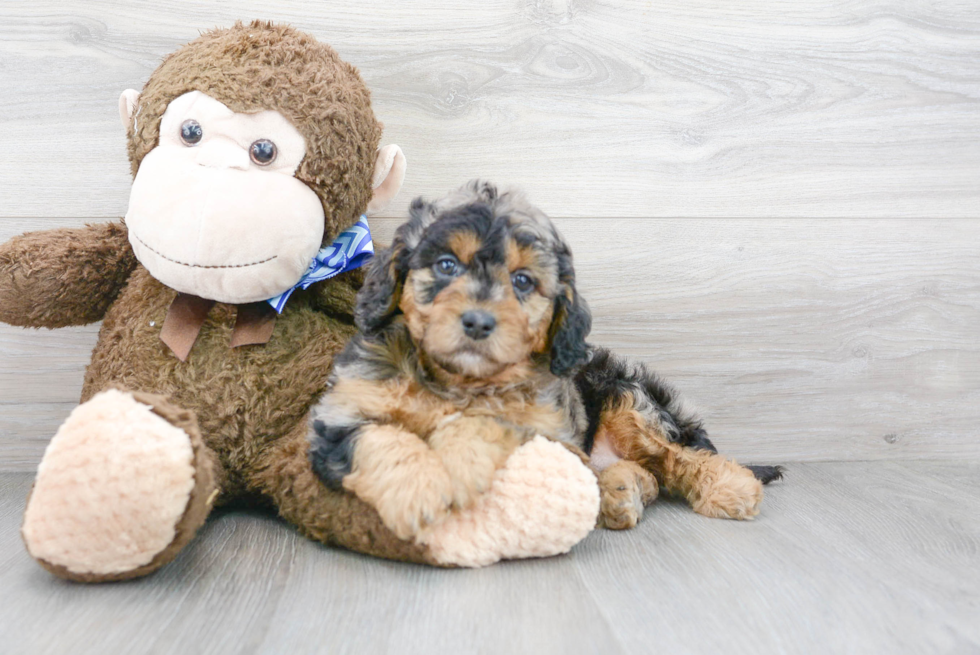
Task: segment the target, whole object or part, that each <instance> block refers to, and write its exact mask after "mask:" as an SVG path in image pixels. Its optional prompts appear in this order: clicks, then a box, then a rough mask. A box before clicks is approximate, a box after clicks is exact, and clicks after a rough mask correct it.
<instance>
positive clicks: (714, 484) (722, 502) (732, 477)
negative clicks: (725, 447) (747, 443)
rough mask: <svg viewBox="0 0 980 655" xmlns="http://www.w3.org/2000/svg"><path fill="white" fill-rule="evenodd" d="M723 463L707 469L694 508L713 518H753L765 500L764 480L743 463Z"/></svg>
mask: <svg viewBox="0 0 980 655" xmlns="http://www.w3.org/2000/svg"><path fill="white" fill-rule="evenodd" d="M719 459H720V458H719ZM722 462H723V464H720V465H718V466H713V467H711V468H710V469H709V470H707V471H706V472H705V474H704V477H703V478H702V480H701V482H700V485H699V489H698V497H697V498H695V499H694V500H693V502H692V506H693V507H694V511H695V512H697V513H698V514H703V515H705V516H710V517H712V518H722V519H725V518H727V519H738V520H748V519H752V518H754V517H755V516H756V515H757V514H758V513H759V505H760V504H761V503H762V483H761V482H760V481H759V480H757V479H756V477H755V475H753V474H752V471H750V470H749V469H747V468H745V467H744V466H739V465H738V464H736V463H735V462H732V461H728V460H722Z"/></svg>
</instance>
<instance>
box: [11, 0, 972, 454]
mask: <svg viewBox="0 0 980 655" xmlns="http://www.w3.org/2000/svg"><path fill="white" fill-rule="evenodd" d="M253 17H261V18H270V19H275V20H282V21H287V22H290V23H292V24H294V25H295V26H297V27H299V28H302V29H306V30H309V31H311V32H313V33H314V34H315V35H316V36H317V37H318V38H320V39H322V40H324V41H326V42H329V43H331V44H332V45H334V46H335V47H336V48H337V49H338V51H339V52H340V53H341V55H342V56H344V57H345V58H346V59H347V60H349V61H351V62H352V63H354V64H355V65H357V66H358V67H360V69H361V71H362V73H363V75H364V77H365V79H366V81H367V82H368V84H369V85H370V86H371V88H372V89H373V93H374V96H373V97H374V103H375V110H376V113H377V114H378V116H379V118H380V119H381V120H382V121H384V123H385V125H386V132H385V141H386V142H394V143H398V144H399V145H401V146H402V147H403V148H404V150H405V152H406V154H407V156H408V158H409V173H408V176H407V178H406V183H405V187H404V190H403V192H402V194H401V196H400V197H399V198H398V199H397V200H396V202H395V203H394V204H393V205H392V207H391V208H390V209H389V210H388V211H386V213H385V214H384V216H383V217H382V218H381V219H379V220H376V221H375V227H376V230H377V232H378V233H379V235H380V237H381V238H382V239H385V238H387V237H389V236H390V234H391V233H392V231H393V229H394V227H395V226H396V225H397V223H398V221H399V220H400V217H401V216H403V214H404V210H405V207H406V204H407V202H408V201H409V200H410V199H411V197H413V196H415V195H419V194H423V195H428V196H435V195H439V194H441V193H444V192H445V191H447V190H448V189H450V188H452V187H454V186H456V185H458V184H460V183H462V182H464V181H466V180H467V179H469V178H471V177H477V176H479V177H484V178H488V179H491V180H494V181H497V182H499V183H501V184H518V185H520V186H521V187H523V188H524V189H526V190H527V192H528V194H529V196H530V197H531V199H532V200H533V201H534V202H536V203H537V204H538V205H540V206H541V207H542V208H543V209H544V210H545V211H546V212H548V213H549V214H551V215H552V216H554V217H555V218H556V220H557V222H558V224H559V226H560V228H561V229H562V230H563V232H564V233H565V234H566V236H567V237H568V238H569V240H570V241H571V243H572V246H573V249H574V250H575V253H576V259H577V262H578V272H579V278H580V280H581V287H582V289H583V291H584V292H585V294H586V296H587V297H588V298H589V300H590V302H591V305H592V308H593V312H594V315H595V339H594V340H595V341H596V342H597V343H600V344H604V345H608V346H611V347H613V348H615V349H616V350H618V351H621V352H623V353H625V354H629V355H630V356H633V357H636V358H637V359H640V360H642V361H645V362H647V363H649V364H651V365H652V366H653V367H654V368H655V369H656V370H658V371H659V372H661V373H663V374H664V375H665V376H666V377H668V378H669V379H671V380H672V381H674V382H675V383H676V385H677V386H678V387H679V388H680V389H681V390H682V391H683V392H684V394H685V395H686V397H687V398H688V399H689V400H690V401H691V404H693V405H694V406H696V407H697V408H698V409H699V410H700V411H701V412H702V413H703V415H704V416H705V418H706V420H707V425H708V427H709V430H710V431H711V432H712V433H713V434H714V435H715V437H716V441H717V443H718V444H719V445H720V446H721V447H722V448H723V449H724V450H725V451H726V452H728V453H731V454H733V455H735V456H737V457H739V458H742V459H754V460H760V461H761V460H767V461H793V460H847V459H888V458H903V459H921V458H946V457H956V458H964V457H968V458H976V457H978V456H980V438H978V435H977V428H976V425H977V424H978V423H980V409H978V408H980V343H978V334H980V320H978V319H980V262H978V257H977V252H978V249H980V221H978V220H977V217H978V214H980V202H978V200H980V5H977V4H976V3H973V2H925V1H922V2H898V0H795V1H794V2H772V1H770V0H755V1H749V2H739V3H721V2H717V1H708V0H676V1H664V2H656V3H649V2H577V1H563V0H540V1H528V2H520V1H517V0H508V1H504V0H488V1H487V2H481V3H473V4H470V5H469V6H467V8H466V9H465V10H463V9H460V8H459V5H458V3H456V2H425V3H414V2H413V3H392V2H380V1H375V0H370V1H364V2H359V3H341V2H334V1H331V2H316V3H310V2H300V1H299V0H288V1H283V2H278V3H275V4H274V5H273V4H271V3H261V2H254V1H246V2H237V3H234V4H233V5H230V4H225V3H221V4H214V5H212V4H201V3H192V2H187V1H183V0H182V1H172V0H167V1H157V2H120V1H119V0H103V1H96V0H85V1H73V2H68V1H67V0H66V1H64V2H53V1H50V0H31V1H29V2H27V1H19V0H5V1H4V2H3V3H2V4H0V88H2V89H3V92H2V93H0V144H3V152H4V156H2V157H0V199H2V203H0V240H6V239H8V238H9V237H11V236H13V235H15V234H18V233H20V232H23V231H25V230H33V229H43V228H47V227H55V226H62V225H79V224H82V223H84V222H86V221H89V222H92V221H103V220H110V219H113V218H116V217H118V216H121V215H123V214H124V213H125V211H126V204H127V199H128V189H129V184H130V179H129V174H128V164H127V162H126V156H125V147H124V145H125V144H124V138H123V134H122V129H121V127H120V126H119V121H118V116H117V111H116V102H117V98H118V95H119V93H120V92H121V91H122V90H123V89H125V88H129V87H133V88H140V87H141V86H142V84H143V82H144V81H145V79H146V77H147V76H148V75H149V73H150V72H151V71H152V70H153V69H154V68H155V67H156V65H157V64H158V62H159V61H160V58H161V57H162V56H163V55H165V54H166V53H168V52H170V51H172V50H173V49H174V48H176V47H177V46H178V45H179V44H181V43H183V42H185V41H187V40H189V39H191V38H193V37H194V36H195V35H196V34H197V32H198V31H199V30H201V29H206V28H209V27H212V26H215V25H228V24H230V23H231V22H233V21H234V20H235V19H239V18H242V19H250V18H253ZM96 331H97V326H90V327H85V328H77V329H68V330H60V331H56V332H37V331H25V330H19V329H15V328H10V327H8V326H0V470H13V471H28V470H32V469H33V467H34V466H36V464H37V462H38V461H39V459H40V455H41V452H42V450H43V447H44V444H45V443H46V441H47V439H48V438H50V436H51V434H52V433H53V431H54V430H55V429H56V427H57V425H58V423H59V422H60V421H61V420H63V419H64V417H65V416H66V415H67V413H68V412H69V411H70V410H71V408H72V406H73V404H74V402H75V401H76V399H77V396H78V392H79V389H80V386H81V378H82V371H83V368H84V366H85V363H86V361H87V358H88V353H89V350H90V349H91V347H92V345H93V343H94V340H95V335H96Z"/></svg>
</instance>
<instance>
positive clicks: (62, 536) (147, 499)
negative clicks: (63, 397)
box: [22, 390, 216, 582]
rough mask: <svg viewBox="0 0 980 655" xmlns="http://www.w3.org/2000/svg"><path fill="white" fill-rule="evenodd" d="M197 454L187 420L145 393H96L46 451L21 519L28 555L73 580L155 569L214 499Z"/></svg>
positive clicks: (205, 460)
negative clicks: (22, 520)
mask: <svg viewBox="0 0 980 655" xmlns="http://www.w3.org/2000/svg"><path fill="white" fill-rule="evenodd" d="M140 401H142V402H140ZM202 451H203V445H202V443H201V438H200V435H199V433H198V431H197V427H196V421H195V420H194V417H193V415H192V414H190V413H189V412H183V411H181V410H180V409H179V408H176V407H174V406H173V405H170V404H168V403H166V401H164V400H163V399H162V398H159V397H154V396H149V395H144V394H135V395H134V394H130V393H127V392H123V391H116V390H109V391H105V392H103V393H100V394H98V395H97V396H95V397H93V398H92V399H91V400H89V401H88V402H86V403H85V404H83V405H80V406H78V407H76V408H75V410H74V411H73V412H72V413H71V415H70V416H69V417H68V420H66V421H65V423H64V424H63V425H62V426H61V428H60V429H59V430H58V433H57V434H56V435H55V436H54V438H53V439H52V440H51V443H50V444H49V445H48V448H47V450H46V451H45V454H44V459H43V460H42V461H41V464H40V466H39V467H38V472H37V478H36V479H35V481H34V488H33V489H32V491H31V496H30V498H29V500H28V504H27V510H26V511H25V513H24V524H23V527H22V534H23V537H24V542H25V543H26V545H27V550H28V551H29V552H30V554H31V555H32V556H33V557H34V558H35V559H37V560H38V562H40V563H41V565H42V566H44V567H45V568H47V569H48V570H49V571H51V572H52V573H54V574H56V575H58V576H61V577H64V578H69V579H73V580H79V581H86V582H94V581H102V580H120V579H125V578H131V577H136V576H139V575H145V574H146V573H149V572H151V571H153V570H155V569H156V568H158V567H159V566H162V565H163V564H165V563H166V562H168V561H170V560H171V559H173V557H174V556H176V554H177V552H178V551H179V550H180V548H181V547H182V546H183V545H184V544H185V543H186V542H187V541H189V540H190V538H191V536H193V533H194V531H195V530H196V529H197V528H198V527H199V526H200V525H201V524H202V523H203V522H204V519H205V518H206V517H207V514H208V511H209V509H210V503H211V502H212V501H213V500H214V499H213V497H211V496H212V492H213V491H214V490H215V488H216V487H215V482H214V475H213V471H212V466H211V461H210V458H209V457H208V456H207V455H206V453H204V452H202Z"/></svg>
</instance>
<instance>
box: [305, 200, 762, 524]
mask: <svg viewBox="0 0 980 655" xmlns="http://www.w3.org/2000/svg"><path fill="white" fill-rule="evenodd" d="M446 262H449V263H448V264H447V263H446ZM521 276H524V277H521ZM355 320H356V323H357V326H358V328H359V329H360V333H359V334H358V335H357V336H356V337H355V338H354V339H353V340H352V341H351V342H350V343H349V345H348V346H347V348H346V349H345V350H344V352H343V353H342V354H341V355H340V356H338V358H337V359H336V360H335V367H334V372H333V374H332V376H331V379H330V382H329V390H328V392H327V394H326V395H325V396H324V397H323V399H322V400H321V402H320V404H319V405H318V406H317V407H316V408H315V409H314V412H313V416H314V421H313V433H314V434H313V436H312V445H311V450H310V456H311V459H312V463H313V468H314V470H315V471H316V472H317V474H318V475H319V476H320V477H321V478H322V479H323V480H324V481H325V482H326V483H327V484H329V485H330V486H332V487H335V488H338V487H341V486H342V487H344V488H346V489H348V490H350V491H353V492H354V493H355V494H357V495H358V496H359V497H360V498H361V499H363V500H365V501H367V502H368V503H370V504H371V505H373V506H374V507H376V508H377V510H378V512H379V513H380V515H381V518H382V520H383V521H384V523H385V524H386V525H387V526H388V527H389V528H391V529H393V530H394V531H395V533H396V534H397V535H399V536H400V537H402V538H406V539H407V538H411V537H415V536H418V535H419V534H420V533H421V532H423V531H424V530H425V529H426V528H427V527H428V526H431V525H434V524H436V523H438V522H439V521H440V520H442V519H443V518H444V517H445V516H446V515H447V514H448V513H449V512H450V511H451V510H452V509H453V508H464V507H467V506H469V505H470V504H472V502H473V501H474V499H475V498H476V497H477V496H478V495H479V494H480V493H482V492H483V491H484V490H486V489H487V488H488V487H489V485H490V481H491V478H492V477H493V474H494V471H495V470H496V469H497V468H498V467H500V466H502V465H503V463H504V462H505V461H506V459H507V457H508V455H509V454H510V453H511V452H512V451H513V450H514V449H515V448H516V447H517V446H519V445H520V444H521V443H523V442H524V441H526V440H527V439H529V438H531V437H533V436H534V435H537V434H541V435H544V436H546V437H549V438H551V439H555V440H557V441H560V442H563V443H565V444H566V445H568V446H570V447H571V448H573V449H575V450H578V449H581V451H584V452H585V453H588V454H589V455H591V465H592V466H593V470H595V471H596V473H597V476H598V479H599V484H600V488H601V491H602V510H601V518H600V523H601V524H603V525H605V526H607V527H610V528H629V527H633V526H634V525H636V522H637V521H638V520H639V518H640V516H641V514H642V511H643V506H644V505H645V504H648V503H649V502H651V501H652V500H653V499H654V498H656V497H657V493H658V489H659V488H660V487H664V488H665V489H667V490H668V491H670V492H672V493H676V494H679V495H681V496H683V497H685V498H686V499H687V500H688V502H690V504H691V506H692V507H693V508H694V509H695V510H696V511H698V512H700V513H701V514H705V515H707V516H717V517H730V518H736V519H748V518H752V517H753V516H755V515H756V514H757V513H758V511H759V510H758V507H759V503H760V501H761V500H762V482H768V481H769V480H771V479H774V478H776V477H779V469H777V468H774V467H758V468H756V469H755V470H754V471H753V470H751V469H749V468H746V467H742V466H740V465H738V464H736V463H735V462H732V461H730V460H727V459H725V458H723V457H721V456H719V455H718V454H717V451H716V450H715V448H714V446H713V445H712V444H711V442H710V441H709V440H708V438H707V435H706V433H705V431H704V430H703V429H702V427H701V423H700V422H699V421H698V420H697V419H695V418H693V417H691V416H689V415H687V414H685V413H684V412H683V411H682V410H681V409H680V408H679V406H678V404H677V402H676V400H675V398H674V395H673V392H672V391H671V390H670V389H669V387H667V386H666V385H664V384H663V383H662V382H660V381H659V380H658V379H657V378H656V377H654V376H653V375H651V374H649V373H648V372H647V371H646V370H645V369H644V368H643V367H642V366H635V365H634V366H631V365H629V364H627V363H625V362H623V361H621V360H619V359H617V358H615V357H613V356H612V355H611V354H610V353H608V352H607V351H605V350H603V349H599V348H594V347H591V346H589V345H588V344H587V343H586V341H585V338H586V336H587V335H588V332H589V330H590V327H591V317H590V315H589V311H588V308H587V306H586V303H585V301H584V300H583V299H582V298H581V297H580V296H579V295H578V293H577V291H576V289H575V273H574V269H573V267H572V255H571V251H570V250H569V248H568V246H567V244H566V243H565V241H564V240H563V239H562V237H561V236H560V235H559V234H558V232H557V231H556V230H555V228H554V226H553V225H552V224H551V222H550V221H549V220H548V218H547V217H546V216H545V215H544V214H543V213H542V212H540V211H539V210H538V209H536V208H535V207H533V206H531V205H530V204H528V203H527V202H526V201H525V200H524V199H523V198H522V197H521V196H520V195H518V194H515V193H503V194H499V193H498V192H497V190H496V189H495V188H494V187H493V186H491V185H489V184H482V183H478V182H473V183H470V184H469V185H467V186H465V187H464V188H462V189H460V191H458V192H457V193H455V194H453V195H451V196H449V197H447V198H444V199H442V200H439V201H437V202H434V203H427V202H424V201H423V200H421V199H419V200H416V201H415V202H414V203H413V205H412V208H411V219H410V220H409V221H408V222H407V223H406V224H404V225H402V226H401V227H400V228H399V229H398V232H397V233H396V236H395V240H394V243H393V245H392V247H391V248H390V249H388V250H384V251H382V252H379V253H378V256H377V257H376V258H375V259H374V261H373V262H372V264H371V266H370V269H369V271H368V273H367V279H366V281H365V285H364V287H363V289H362V290H361V292H360V294H359V295H358V300H357V307H356V314H355Z"/></svg>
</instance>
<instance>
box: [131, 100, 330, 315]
mask: <svg viewBox="0 0 980 655" xmlns="http://www.w3.org/2000/svg"><path fill="white" fill-rule="evenodd" d="M305 155H306V142H305V139H304V138H303V135H302V134H300V133H299V131H298V130H297V129H296V128H295V127H293V126H292V125H291V124H290V123H289V121H288V120H286V118H285V117H283V116H282V114H280V113H279V112H277V111H270V110H266V111H261V112H257V113H254V114H240V113H236V112H234V111H232V110H231V109H229V108H228V107H226V106H225V105H223V104H222V103H220V102H218V101H217V100H215V99H214V98H210V97H208V96H207V95H205V94H203V93H201V92H200V91H192V92H190V93H185V94H184V95H182V96H180V97H178V98H177V99H175V100H174V101H173V102H171V103H170V104H169V105H168V107H167V110H166V111H165V112H164V114H163V118H162V119H161V121H160V142H159V145H157V147H156V148H154V149H153V150H152V151H150V153H149V154H147V155H146V156H145V157H144V158H143V161H142V163H141V164H140V168H139V171H138V172H137V174H136V180H135V181H134V182H133V189H132V192H131V195H130V199H129V211H128V212H127V214H126V223H127V225H128V226H129V239H130V243H131V244H132V246H133V250H134V252H135V253H136V257H137V259H139V261H140V263H142V264H143V265H144V266H145V267H146V269H147V270H148V271H149V272H150V274H151V275H153V277H155V278H157V279H158V280H160V281H161V282H163V283H164V284H166V285H167V286H169V287H171V288H173V289H176V290H177V291H182V292H184V293H190V294H194V295H197V296H201V297H203V298H210V299H213V300H219V301H222V302H229V303H248V302H256V301H260V300H265V299H267V298H271V297H273V296H276V295H278V294H280V293H282V292H283V291H285V290H286V289H288V288H290V287H291V286H292V285H293V284H295V283H296V281H297V280H299V278H300V277H301V276H302V275H303V273H304V272H305V271H306V269H307V267H308V266H309V264H310V261H311V260H312V258H313V256H314V255H315V254H316V252H317V250H319V248H320V241H321V239H322V238H323V219H324V216H323V207H322V206H321V204H320V200H319V198H318V197H317V195H316V194H315V193H314V192H313V191H312V190H311V189H310V188H309V187H308V186H306V185H305V184H303V183H302V182H300V181H299V180H297V179H296V178H295V177H293V175H294V174H295V173H296V169H297V168H298V167H299V165H300V162H302V161H303V157H304V156H305Z"/></svg>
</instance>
